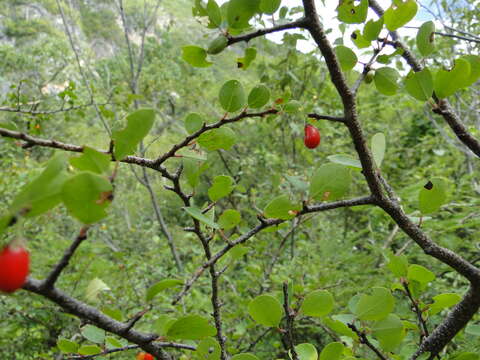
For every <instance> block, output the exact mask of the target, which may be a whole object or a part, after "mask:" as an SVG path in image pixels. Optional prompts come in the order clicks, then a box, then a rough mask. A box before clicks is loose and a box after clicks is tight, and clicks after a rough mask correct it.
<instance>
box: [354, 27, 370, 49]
mask: <svg viewBox="0 0 480 360" xmlns="http://www.w3.org/2000/svg"><path fill="white" fill-rule="evenodd" d="M350 38H351V39H352V41H353V43H354V44H355V46H356V47H357V48H359V49H364V48H367V47H369V46H370V43H371V41H370V40H367V39H366V38H365V37H364V36H363V35H362V33H361V32H360V30H355V31H354V32H352V35H350Z"/></svg>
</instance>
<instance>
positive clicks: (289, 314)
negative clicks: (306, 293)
mask: <svg viewBox="0 0 480 360" xmlns="http://www.w3.org/2000/svg"><path fill="white" fill-rule="evenodd" d="M283 309H284V310H285V316H286V319H287V328H286V330H285V331H286V336H285V337H286V339H287V348H288V349H289V350H290V353H291V356H292V360H298V354H297V351H296V350H295V341H294V338H293V321H294V319H295V312H294V311H293V309H292V308H291V307H290V305H289V304H288V282H284V283H283Z"/></svg>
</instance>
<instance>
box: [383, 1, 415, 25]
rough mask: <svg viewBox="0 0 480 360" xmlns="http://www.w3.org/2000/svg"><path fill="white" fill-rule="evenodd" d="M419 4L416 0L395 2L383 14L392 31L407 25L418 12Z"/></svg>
mask: <svg viewBox="0 0 480 360" xmlns="http://www.w3.org/2000/svg"><path fill="white" fill-rule="evenodd" d="M417 10H418V5H417V2H416V1H415V0H406V1H398V2H394V4H392V6H390V7H389V8H388V9H387V10H386V11H385V14H384V15H383V18H384V20H385V25H386V26H387V29H388V30H390V31H395V30H397V29H398V28H399V27H402V26H403V25H406V24H407V23H408V22H409V21H410V20H412V19H413V18H414V17H415V15H416V14H417Z"/></svg>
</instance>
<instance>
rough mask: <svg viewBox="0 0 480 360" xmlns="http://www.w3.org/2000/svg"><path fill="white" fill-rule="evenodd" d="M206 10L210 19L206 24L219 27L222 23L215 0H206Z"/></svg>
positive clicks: (220, 12) (220, 13)
mask: <svg viewBox="0 0 480 360" xmlns="http://www.w3.org/2000/svg"><path fill="white" fill-rule="evenodd" d="M206 11H207V15H208V19H209V20H210V24H208V26H209V27H210V28H218V27H220V26H221V25H222V11H221V10H220V7H219V6H218V4H217V2H216V1H215V0H208V3H207V8H206Z"/></svg>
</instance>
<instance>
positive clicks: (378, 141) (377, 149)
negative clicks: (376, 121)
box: [371, 133, 387, 167]
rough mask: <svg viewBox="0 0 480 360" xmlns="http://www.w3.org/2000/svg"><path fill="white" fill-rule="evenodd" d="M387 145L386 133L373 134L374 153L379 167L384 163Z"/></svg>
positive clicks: (374, 158)
mask: <svg viewBox="0 0 480 360" xmlns="http://www.w3.org/2000/svg"><path fill="white" fill-rule="evenodd" d="M386 146H387V145H386V140H385V134H383V133H377V134H375V135H373V136H372V147H371V149H372V155H373V160H375V164H377V166H378V167H380V165H382V161H383V158H384V156H385V148H386Z"/></svg>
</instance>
